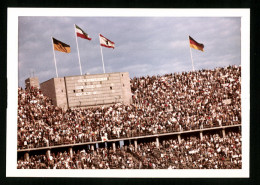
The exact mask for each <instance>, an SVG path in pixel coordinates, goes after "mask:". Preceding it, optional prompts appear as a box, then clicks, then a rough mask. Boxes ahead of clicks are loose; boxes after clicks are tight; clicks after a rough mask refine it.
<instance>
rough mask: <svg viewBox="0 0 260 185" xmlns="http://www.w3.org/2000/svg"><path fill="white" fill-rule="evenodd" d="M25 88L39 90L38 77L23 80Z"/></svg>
mask: <svg viewBox="0 0 260 185" xmlns="http://www.w3.org/2000/svg"><path fill="white" fill-rule="evenodd" d="M25 87H26V88H30V87H36V88H39V79H38V77H30V78H27V79H26V80H25Z"/></svg>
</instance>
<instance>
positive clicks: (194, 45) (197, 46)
mask: <svg viewBox="0 0 260 185" xmlns="http://www.w3.org/2000/svg"><path fill="white" fill-rule="evenodd" d="M189 39H190V47H191V48H194V49H197V50H201V51H204V50H203V48H204V45H203V44H201V43H198V42H197V41H195V40H194V39H193V38H192V37H191V36H189Z"/></svg>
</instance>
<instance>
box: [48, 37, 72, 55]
mask: <svg viewBox="0 0 260 185" xmlns="http://www.w3.org/2000/svg"><path fill="white" fill-rule="evenodd" d="M52 39H53V46H54V50H57V51H61V52H64V53H70V46H69V45H68V44H65V43H63V42H61V41H59V40H57V39H55V38H52Z"/></svg>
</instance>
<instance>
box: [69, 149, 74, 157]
mask: <svg viewBox="0 0 260 185" xmlns="http://www.w3.org/2000/svg"><path fill="white" fill-rule="evenodd" d="M69 155H70V158H71V159H72V157H73V149H72V147H70V148H69Z"/></svg>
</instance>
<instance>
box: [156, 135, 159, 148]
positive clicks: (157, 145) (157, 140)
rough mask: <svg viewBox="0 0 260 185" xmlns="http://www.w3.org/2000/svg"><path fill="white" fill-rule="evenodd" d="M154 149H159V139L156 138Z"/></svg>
mask: <svg viewBox="0 0 260 185" xmlns="http://www.w3.org/2000/svg"><path fill="white" fill-rule="evenodd" d="M156 147H157V148H159V137H157V138H156Z"/></svg>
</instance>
